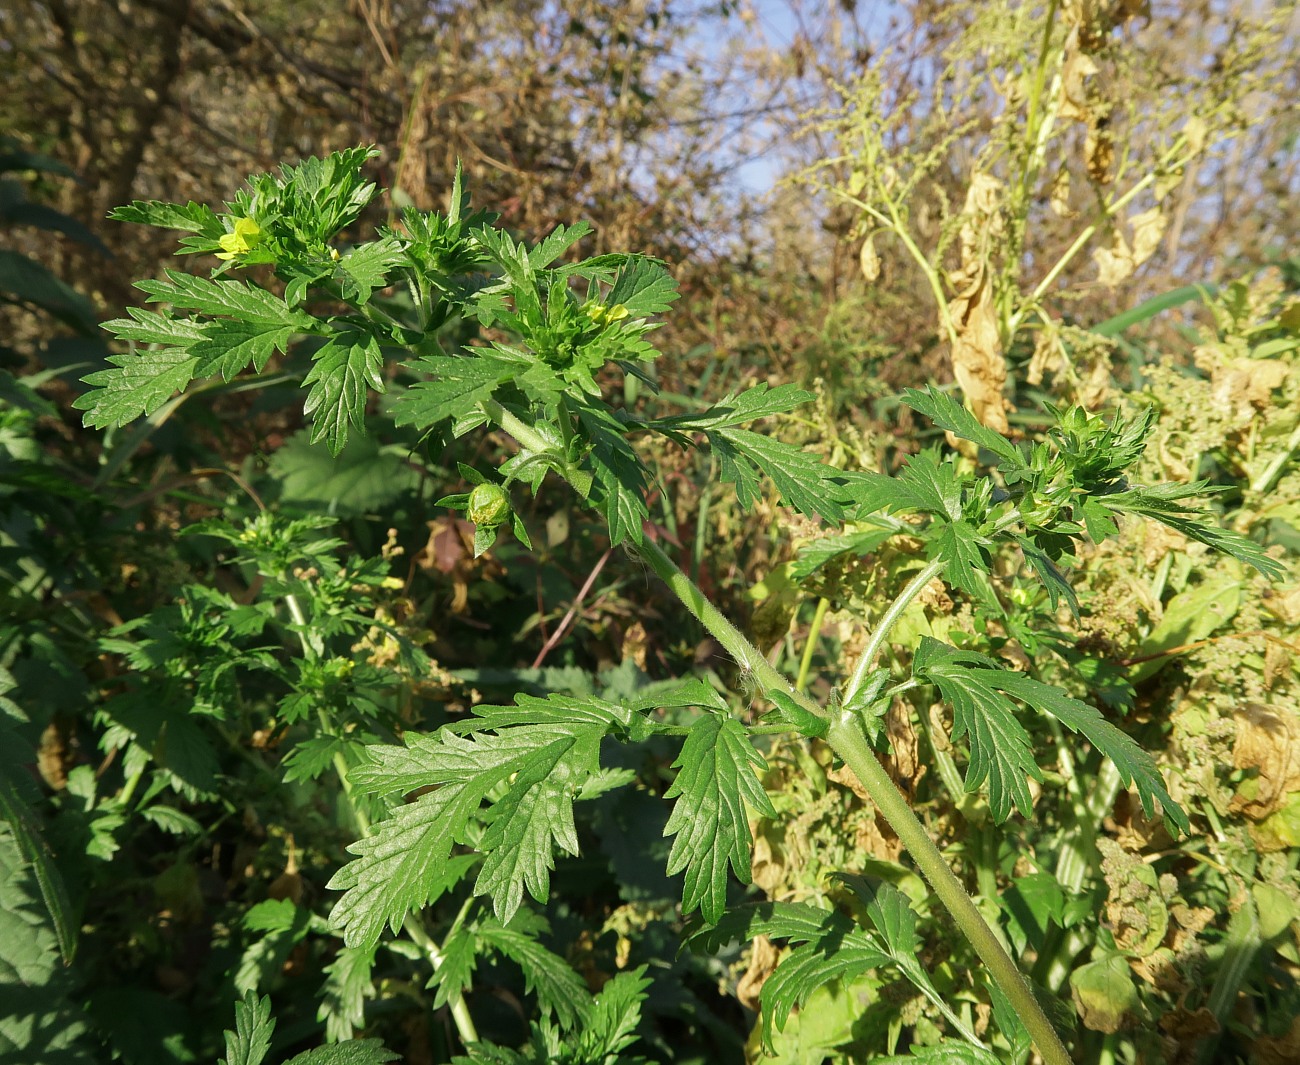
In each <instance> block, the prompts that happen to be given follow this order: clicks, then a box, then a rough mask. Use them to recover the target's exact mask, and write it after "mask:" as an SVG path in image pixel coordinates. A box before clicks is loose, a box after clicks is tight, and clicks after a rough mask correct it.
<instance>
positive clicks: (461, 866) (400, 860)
mask: <svg viewBox="0 0 1300 1065" xmlns="http://www.w3.org/2000/svg"><path fill="white" fill-rule="evenodd" d="M492 780H495V775H494V776H493V777H492V778H491V779H490V780H489V785H490V783H491V782H492ZM480 798H481V796H480V795H479V794H477V793H476V792H475V791H471V790H468V789H459V788H440V789H439V790H438V791H433V792H429V793H428V794H426V795H421V796H420V798H418V799H416V801H415V802H413V803H409V804H408V805H406V806H399V807H398V808H397V809H396V810H395V811H393V813H392V815H390V816H389V817H388V818H387V819H386V820H384V821H382V822H380V823H379V824H378V825H376V826H375V829H374V831H373V832H372V833H371V835H369V836H367V837H366V838H365V839H362V840H358V841H357V842H356V843H354V844H352V846H351V847H349V848H348V849H349V850H350V851H351V852H352V853H353V854H355V855H357V858H356V859H355V860H353V861H351V862H349V863H348V864H347V865H345V866H344V867H343V868H342V869H340V870H339V871H338V872H337V873H335V874H334V877H333V879H331V880H330V882H329V884H328V885H326V886H327V887H329V888H331V889H332V890H334V891H342V892H343V893H344V894H343V897H342V898H341V899H339V901H338V902H337V903H335V905H334V909H333V911H332V912H331V913H330V922H331V923H332V924H333V925H334V926H335V927H337V928H339V929H341V930H342V931H343V941H344V943H345V944H346V945H347V946H349V947H361V948H366V949H369V948H370V947H372V946H374V945H375V943H376V942H377V941H378V940H379V935H380V933H381V932H382V931H383V930H384V925H385V924H387V925H388V926H389V927H390V928H392V929H393V930H394V931H396V930H397V928H398V927H399V926H400V925H401V923H402V921H403V920H405V919H406V915H407V914H408V913H410V912H411V911H412V910H416V909H419V908H421V907H423V906H427V905H428V904H429V903H431V902H432V901H434V900H435V899H437V898H438V897H439V896H441V895H442V893H443V892H445V891H446V890H447V889H448V888H450V887H451V886H452V885H453V884H454V883H455V882H456V881H457V880H459V879H460V878H461V876H463V875H464V873H465V872H466V870H467V869H468V868H469V867H470V866H471V865H472V864H473V863H474V861H475V858H474V856H473V855H458V856H457V857H455V858H450V854H451V848H452V847H453V846H454V845H455V843H457V842H458V838H459V837H461V836H463V835H464V834H465V824H466V822H467V821H468V820H469V817H470V814H472V813H473V812H474V811H475V810H476V809H477V808H478V804H479V801H480Z"/></svg>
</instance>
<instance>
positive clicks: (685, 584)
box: [483, 400, 1072, 1065]
mask: <svg viewBox="0 0 1300 1065" xmlns="http://www.w3.org/2000/svg"><path fill="white" fill-rule="evenodd" d="M483 411H484V413H486V414H487V415H488V417H489V418H491V419H492V420H493V421H494V422H496V423H497V424H498V425H499V426H501V428H502V429H504V430H505V431H506V432H508V433H509V434H510V435H511V436H513V437H514V438H515V439H516V440H518V441H519V443H520V444H521V445H523V447H525V448H527V449H528V450H530V451H533V452H536V453H539V454H541V453H545V452H546V451H547V450H548V445H547V442H546V440H545V439H544V438H543V437H542V436H541V435H540V434H539V433H538V432H537V431H536V430H535V429H533V427H532V426H530V425H528V424H527V423H526V422H524V421H523V419H521V418H519V417H518V416H517V415H515V414H512V413H511V412H510V411H509V410H507V409H506V408H505V407H503V406H501V404H500V403H497V402H496V401H495V400H488V401H486V402H485V403H484V404H483ZM561 473H562V474H563V475H564V476H565V477H566V479H568V471H567V470H562V471H561ZM636 550H637V552H638V553H639V554H640V555H641V557H642V558H643V559H645V561H646V562H647V563H648V564H649V566H650V568H651V569H653V570H654V571H655V573H656V575H658V577H659V578H660V579H661V580H662V581H663V582H664V583H665V584H667V585H668V587H669V588H671V589H672V591H673V593H674V594H675V595H676V596H677V597H678V598H679V599H680V600H681V601H682V602H683V603H684V604H685V605H686V607H687V609H688V610H690V612H691V613H692V614H694V615H695V617H696V618H697V619H698V620H699V621H700V622H701V624H703V625H704V627H705V628H706V629H708V631H709V632H710V634H712V636H713V637H714V639H716V640H717V641H718V642H719V643H720V644H722V646H723V647H725V648H726V649H727V652H728V653H729V654H730V655H731V656H732V658H734V659H735V660H736V662H737V664H738V665H740V667H741V668H742V669H745V670H748V671H750V672H751V673H752V674H753V675H754V678H755V679H756V680H757V681H758V683H759V685H760V686H761V687H762V688H763V689H764V690H766V691H773V690H775V691H780V692H783V693H784V694H785V695H787V696H789V697H790V698H791V699H793V700H794V701H795V702H796V703H797V704H798V705H799V706H801V707H803V708H804V709H805V710H807V711H808V712H809V713H811V714H815V715H816V716H818V717H820V718H827V717H829V719H830V727H829V729H828V732H827V736H826V741H827V743H829V744H830V746H831V749H832V750H833V751H834V752H835V753H836V754H837V755H839V757H840V758H841V759H842V760H843V761H844V764H845V765H847V766H848V767H849V768H850V769H852V770H853V772H854V774H856V776H857V778H858V780H859V781H861V783H862V786H863V787H864V788H866V789H867V793H868V794H869V795H870V796H871V798H872V801H873V802H875V804H876V808H877V809H879V810H880V812H881V813H882V814H884V815H885V820H886V821H888V822H889V825H890V827H891V828H893V830H894V832H895V833H896V834H897V836H898V838H899V839H900V840H902V842H903V846H905V847H906V848H907V850H908V853H909V854H911V856H912V860H913V861H914V862H916V865H917V867H918V868H919V869H920V870H921V873H922V874H923V875H924V876H925V878H926V880H928V881H929V883H930V886H931V887H933V888H934V891H935V894H936V895H938V896H939V900H940V901H941V902H942V903H943V904H944V906H946V907H947V909H948V912H949V913H950V914H952V918H953V920H954V921H955V922H956V923H957V927H958V928H960V929H961V931H962V933H963V934H964V935H965V936H966V938H967V939H968V940H970V943H971V945H972V946H973V947H974V948H975V951H976V953H977V954H978V955H979V956H980V959H981V960H982V961H983V962H984V964H985V965H987V966H988V969H989V972H990V973H991V974H992V975H993V979H994V980H995V981H996V982H997V985H998V986H999V987H1000V988H1001V989H1002V992H1003V994H1005V995H1006V996H1007V998H1008V999H1009V1000H1010V1001H1011V1004H1012V1006H1013V1007H1014V1009H1015V1011H1016V1013H1017V1014H1018V1015H1019V1017H1020V1019H1021V1021H1022V1022H1023V1024H1024V1026H1025V1028H1026V1030H1027V1031H1028V1032H1029V1035H1030V1037H1031V1038H1032V1039H1033V1041H1034V1044H1035V1045H1036V1046H1037V1048H1038V1052H1039V1054H1041V1055H1042V1058H1043V1061H1044V1063H1045V1065H1072V1063H1071V1061H1070V1055H1069V1053H1068V1052H1067V1051H1066V1049H1065V1047H1064V1045H1063V1044H1062V1043H1061V1040H1060V1037H1059V1036H1057V1034H1056V1030H1055V1029H1054V1028H1053V1027H1052V1022H1051V1021H1049V1020H1048V1019H1047V1014H1045V1013H1044V1012H1043V1008H1042V1007H1041V1006H1040V1005H1039V1004H1038V1000H1037V999H1036V998H1034V994H1033V992H1032V991H1031V990H1030V987H1029V984H1028V982H1027V981H1026V980H1025V978H1024V976H1023V975H1022V974H1021V972H1020V970H1019V969H1017V968H1016V963H1015V962H1013V961H1012V960H1011V957H1010V956H1009V955H1008V954H1007V952H1006V951H1005V950H1004V949H1003V947H1002V944H1001V942H1000V941H999V940H998V938H997V936H996V935H994V934H993V930H992V929H991V928H990V927H989V926H988V924H987V922H985V920H984V917H983V915H982V914H981V913H980V912H979V910H978V909H976V908H975V904H974V903H973V902H972V901H971V899H970V896H969V895H967V894H966V890H965V888H963V887H962V886H961V882H960V881H959V880H958V879H957V877H956V876H955V875H954V874H953V871H952V869H950V868H949V867H948V862H947V861H946V860H945V858H944V856H943V853H942V852H941V851H940V850H939V848H938V847H937V846H936V845H935V843H934V841H933V840H932V839H931V838H930V835H929V833H928V832H926V830H925V826H924V825H922V824H921V822H920V820H919V819H918V818H917V816H916V814H914V813H913V812H912V809H911V807H910V806H908V804H907V800H906V799H904V798H903V795H902V793H901V792H900V791H899V790H898V788H897V787H896V786H895V785H894V782H893V781H892V780H890V779H889V776H888V774H887V773H886V772H885V771H884V769H883V768H881V765H880V763H879V762H878V761H876V756H875V753H874V752H873V751H872V750H871V745H870V744H869V743H868V742H867V737H866V734H865V733H864V732H863V731H862V726H861V724H860V722H859V720H858V718H857V717H856V716H854V715H852V714H848V713H845V712H840V713H837V714H835V715H833V716H831V715H828V713H827V711H826V709H825V708H824V707H822V706H819V705H818V704H817V703H815V702H813V701H812V700H811V699H809V698H808V697H807V696H806V695H804V694H803V693H802V692H800V691H797V690H796V689H795V687H794V686H793V685H792V684H791V683H790V681H789V679H788V678H787V677H786V676H785V675H784V674H783V673H781V672H779V671H778V670H777V669H775V668H774V667H773V666H772V664H771V663H770V662H768V660H767V658H766V657H765V656H764V655H763V654H762V653H761V652H760V651H759V650H758V648H756V647H755V646H754V645H753V644H751V643H750V642H749V640H748V639H746V638H745V636H744V634H743V633H742V632H741V631H740V630H739V629H737V628H736V627H735V626H734V625H733V624H732V623H731V621H730V620H729V619H728V618H727V617H726V615H725V614H723V613H722V611H720V610H719V609H718V608H717V607H716V606H714V605H713V603H712V602H711V601H710V600H709V598H708V596H706V595H705V594H704V593H703V592H702V591H701V590H700V589H699V587H698V586H697V585H696V584H695V582H694V581H692V580H691V579H690V578H689V577H688V576H687V575H686V574H685V573H683V572H682V570H681V569H680V568H679V567H678V566H677V564H676V563H675V562H673V560H672V559H671V558H669V557H668V556H667V555H666V554H665V553H664V551H663V549H662V548H661V547H660V546H659V545H658V544H656V543H655V542H654V541H653V540H649V539H647V540H644V541H642V543H641V544H640V545H638V547H637V548H636ZM932 565H933V564H932ZM930 568H931V567H930V566H927V567H926V570H929V569H930ZM926 570H923V571H922V572H921V573H920V574H918V575H917V578H916V579H914V580H913V581H912V583H911V584H909V585H908V588H907V589H905V590H904V593H903V595H902V596H900V597H899V598H900V599H904V597H906V601H904V602H903V604H902V606H901V607H900V606H898V603H897V602H896V603H895V604H893V605H892V606H891V607H890V610H889V611H886V614H885V617H884V618H882V619H881V624H880V625H879V626H878V628H877V631H876V634H875V635H874V636H873V640H872V643H873V644H875V645H879V644H880V643H882V642H883V640H884V639H885V636H886V634H887V633H888V630H889V626H887V625H886V624H885V623H886V621H887V620H888V619H891V618H892V619H894V620H896V619H897V615H898V614H899V613H901V612H902V610H903V609H904V608H905V607H906V606H907V602H910V601H911V599H912V598H914V597H915V596H916V594H917V593H918V592H919V591H920V590H921V588H923V587H924V586H925V585H926V584H928V583H929V581H930V580H931V578H932V577H933V576H934V574H933V573H930V574H929V575H928V576H927V575H926ZM922 576H924V577H925V580H924V581H923V582H920V583H918V582H919V581H920V578H921V577H922ZM895 608H897V610H896V611H895ZM889 625H892V620H890V621H889ZM865 658H866V656H864V660H865Z"/></svg>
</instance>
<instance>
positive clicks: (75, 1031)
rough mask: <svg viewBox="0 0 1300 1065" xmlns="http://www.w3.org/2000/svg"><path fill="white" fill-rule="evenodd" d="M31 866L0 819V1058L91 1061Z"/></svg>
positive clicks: (65, 1064) (80, 1012) (69, 1064)
mask: <svg viewBox="0 0 1300 1065" xmlns="http://www.w3.org/2000/svg"><path fill="white" fill-rule="evenodd" d="M73 991H74V987H73V984H72V979H71V975H70V973H69V971H68V970H66V969H65V968H64V966H63V962H62V959H61V958H60V948H59V937H58V936H57V935H56V934H55V932H54V930H53V929H52V928H51V927H50V924H49V918H48V912H47V908H46V906H45V905H44V904H43V903H42V901H41V899H40V890H39V888H38V885H37V883H36V877H35V875H33V872H32V868H31V866H30V865H28V864H27V862H26V861H25V859H24V857H23V853H22V850H21V849H20V847H19V844H18V841H17V840H16V839H15V837H14V835H13V833H12V831H11V830H10V827H9V825H8V824H6V823H4V822H0V1060H5V1061H13V1062H40V1063H41V1065H90V1063H91V1062H92V1061H94V1060H95V1058H94V1057H93V1056H92V1054H91V1053H90V1051H89V1049H88V1048H89V1042H88V1036H89V1032H88V1031H87V1027H86V1024H85V1014H84V1009H83V1008H82V1006H81V1004H80V996H76V995H74V994H73Z"/></svg>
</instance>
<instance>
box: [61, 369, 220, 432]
mask: <svg viewBox="0 0 1300 1065" xmlns="http://www.w3.org/2000/svg"><path fill="white" fill-rule="evenodd" d="M108 361H109V362H110V363H112V364H113V365H112V368H111V369H107V370H96V371H95V372H94V373H92V374H88V375H87V376H86V377H85V378H84V380H85V382H86V384H88V385H91V386H92V387H91V390H90V391H89V392H87V393H86V394H85V395H84V396H78V397H77V399H76V400H74V401H73V404H72V405H73V407H75V408H76V409H77V410H84V411H85V412H86V414H85V418H84V423H85V424H86V425H87V426H89V427H90V428H92V429H108V428H115V427H117V426H120V425H126V423H127V422H130V421H134V420H135V419H136V418H139V417H140V416H141V415H149V414H152V413H153V412H154V411H156V410H157V409H158V408H159V407H161V406H162V405H163V404H164V403H165V402H167V400H169V399H171V397H172V396H173V395H175V394H176V393H177V392H182V391H184V389H185V386H186V385H188V384H189V383H190V381H192V380H193V379H194V367H195V366H196V365H197V363H198V360H197V359H195V358H194V357H193V356H192V355H187V354H185V353H184V352H183V351H177V350H175V349H172V350H159V351H141V352H134V353H132V354H127V355H110V356H109V357H108Z"/></svg>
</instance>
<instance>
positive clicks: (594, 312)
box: [587, 303, 628, 325]
mask: <svg viewBox="0 0 1300 1065" xmlns="http://www.w3.org/2000/svg"><path fill="white" fill-rule="evenodd" d="M627 316H628V309H627V308H626V307H624V306H623V304H621V303H616V304H614V306H612V307H602V306H601V305H600V304H599V303H590V304H588V305H587V317H588V318H590V319H591V320H592V321H593V322H594V323H595V324H596V325H605V324H607V323H609V322H621V321H622V320H623V319H624V318H626V317H627Z"/></svg>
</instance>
